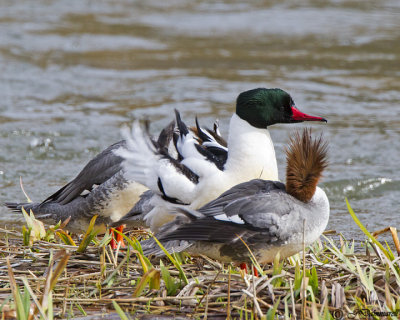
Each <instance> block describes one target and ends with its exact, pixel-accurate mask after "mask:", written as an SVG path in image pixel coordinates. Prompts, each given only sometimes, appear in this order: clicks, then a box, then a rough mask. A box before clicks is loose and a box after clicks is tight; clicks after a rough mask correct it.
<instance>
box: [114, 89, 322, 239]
mask: <svg viewBox="0 0 400 320" xmlns="http://www.w3.org/2000/svg"><path fill="white" fill-rule="evenodd" d="M303 121H324V122H326V120H325V119H324V118H321V117H315V116H310V115H307V114H305V113H302V112H300V111H299V110H298V109H297V108H296V106H295V104H294V102H293V99H292V98H291V96H290V95H289V94H288V93H287V92H285V91H283V90H281V89H265V88H257V89H253V90H249V91H245V92H242V93H241V94H240V95H239V96H238V98H237V101H236V113H235V114H234V115H233V116H232V118H231V121H230V126H229V138H228V158H227V160H226V163H225V164H224V165H223V168H221V167H219V166H217V165H215V163H213V162H210V161H207V160H208V159H206V157H205V156H203V155H201V154H199V152H197V150H196V148H195V145H194V144H193V140H194V139H193V137H192V136H191V135H190V134H189V133H187V132H185V130H184V129H180V132H181V137H180V140H179V141H178V143H177V148H178V149H179V150H180V151H179V152H180V153H181V154H182V155H183V157H184V159H183V160H182V162H181V164H182V165H184V166H186V167H187V168H188V169H189V170H190V171H191V172H193V173H194V174H195V175H196V176H197V177H198V179H196V180H193V179H191V178H190V176H186V175H184V174H182V173H181V171H180V170H176V168H175V166H174V165H172V164H171V163H170V162H169V161H168V159H166V158H165V157H164V156H163V155H159V154H157V152H156V150H155V149H154V147H153V146H152V145H151V143H149V139H148V137H146V134H145V133H144V132H143V131H142V130H141V128H140V126H139V125H138V124H137V123H136V124H134V125H133V127H132V132H131V133H129V132H125V133H124V136H125V139H126V141H127V144H126V145H125V146H123V147H121V148H119V149H117V150H115V152H116V154H118V155H119V156H121V157H123V158H124V159H125V161H124V162H123V167H124V172H125V174H126V178H127V179H130V180H134V181H138V182H140V183H142V184H143V185H145V186H147V187H148V188H149V189H150V190H152V191H153V192H154V194H151V193H145V194H144V195H143V198H142V200H141V201H139V203H138V204H137V205H136V206H135V207H134V209H133V210H132V211H131V212H129V213H128V214H127V215H126V216H125V217H123V218H122V219H121V220H120V221H119V222H117V223H121V224H126V225H127V226H131V225H132V226H135V225H137V223H138V220H139V221H140V220H144V221H145V223H146V225H147V226H149V227H150V229H151V230H152V231H153V232H157V231H158V230H159V228H160V227H161V226H162V225H163V224H165V223H167V222H169V221H171V220H172V219H174V215H173V214H170V213H169V211H170V210H169V209H170V208H171V205H170V204H168V203H167V202H166V201H165V200H167V201H168V200H170V199H172V200H173V201H172V202H174V203H179V204H183V205H185V204H186V205H189V207H190V208H192V209H198V208H200V207H201V206H202V205H204V204H206V203H207V202H209V201H211V200H213V199H215V198H216V197H218V196H219V195H220V194H222V193H223V192H224V191H226V190H228V189H229V188H231V187H233V186H235V185H236V184H239V183H241V182H245V181H249V180H251V179H255V178H260V179H268V180H278V167H277V163H276V158H275V149H274V145H273V143H272V140H271V137H270V134H269V132H268V130H267V127H269V126H271V125H273V124H276V123H297V122H303ZM177 122H178V126H179V119H178V118H177ZM160 191H161V194H160ZM141 205H142V207H140V206H141Z"/></svg>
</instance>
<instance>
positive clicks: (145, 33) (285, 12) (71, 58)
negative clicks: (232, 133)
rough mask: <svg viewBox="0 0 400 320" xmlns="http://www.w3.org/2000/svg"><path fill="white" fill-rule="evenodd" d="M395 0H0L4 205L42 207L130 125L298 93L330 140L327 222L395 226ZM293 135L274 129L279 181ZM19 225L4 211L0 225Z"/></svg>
mask: <svg viewBox="0 0 400 320" xmlns="http://www.w3.org/2000/svg"><path fill="white" fill-rule="evenodd" d="M399 14H400V3H399V2H398V1H395V0H393V1H389V0H388V1H384V0H382V1H379V2H378V1H362V2H359V1H340V0H338V1H334V0H332V1H300V2H296V4H294V3H292V2H291V1H283V2H282V1H256V2H254V3H252V4H250V3H243V2H242V1H228V0H226V1H223V2H221V1H220V2H206V1H163V2H162V1H155V0H147V1H122V0H109V1H106V0H103V1H100V0H96V1H90V0H74V1H72V0H68V1H67V0H64V1H49V0H36V1H28V0H20V1H11V0H10V1H7V0H3V1H1V2H0V136H1V140H0V146H1V151H0V188H1V189H0V197H1V198H0V201H2V202H3V201H5V200H9V201H10V200H11V201H22V200H24V196H23V194H22V192H21V191H20V187H19V177H20V176H22V177H23V181H24V185H25V189H26V191H27V192H28V193H29V195H30V196H31V198H33V199H35V200H42V199H44V198H46V197H47V196H48V195H49V194H51V193H53V192H54V191H55V190H57V189H58V188H59V187H61V186H62V185H63V184H64V183H66V182H67V181H68V180H70V179H71V178H73V177H74V176H75V175H76V174H77V173H78V171H79V170H80V169H81V168H82V167H83V165H84V164H85V163H86V162H87V161H88V160H89V159H90V158H92V157H93V156H94V155H95V154H96V153H97V152H99V151H101V150H102V149H104V148H105V147H106V146H108V145H109V144H111V143H112V142H115V141H117V140H119V139H120V134H119V128H120V127H121V126H122V124H125V123H129V122H131V121H132V119H134V118H146V117H147V118H149V119H151V120H152V122H153V124H152V129H153V130H154V132H156V131H157V130H159V129H160V128H161V126H163V125H164V124H166V123H167V121H169V119H170V118H171V115H172V111H173V109H174V108H177V109H179V110H181V111H182V113H183V117H184V119H185V120H186V121H188V122H190V120H189V119H193V117H194V115H198V116H199V118H200V120H201V123H203V124H211V123H212V121H213V119H215V118H219V119H220V122H221V125H222V132H223V133H224V134H226V132H227V124H228V120H229V117H230V115H231V114H232V112H233V111H234V102H235V99H236V96H237V95H238V94H239V93H240V92H242V91H244V90H247V89H251V88H255V87H260V86H262V87H280V88H283V89H285V90H286V91H288V92H290V93H291V94H292V96H293V98H294V100H295V102H296V104H297V105H298V106H299V108H300V109H301V110H302V111H303V112H307V113H310V114H315V115H321V116H324V117H326V118H327V119H328V120H329V122H328V124H327V125H321V124H313V125H312V127H313V128H315V131H316V132H324V135H325V136H326V137H327V139H329V141H330V167H329V169H328V170H327V172H326V174H325V176H324V179H323V183H322V187H323V188H324V189H325V190H326V191H327V194H328V197H329V199H330V201H331V207H332V214H331V220H330V225H329V228H332V229H336V230H337V231H341V232H344V233H345V234H347V235H348V236H350V237H360V232H359V231H358V229H357V227H356V226H355V224H354V223H353V222H352V221H351V218H350V216H349V214H348V213H347V210H346V207H345V202H344V198H345V197H348V198H349V200H350V202H351V204H352V206H353V208H354V209H355V210H356V212H358V213H359V217H360V218H361V219H362V221H363V222H364V223H365V224H366V225H367V226H368V228H369V229H370V230H377V229H380V228H383V227H386V226H388V225H391V226H397V227H399V217H398V215H399V212H398V211H399V207H400V206H399V204H400V200H399V199H400V178H399V174H398V171H399V169H400V168H399V160H400V151H399V150H400V139H399V138H400V33H399V30H400V19H399ZM294 127H302V125H300V124H299V125H296V126H289V125H277V126H274V127H271V130H270V132H271V135H272V137H273V139H274V142H275V145H276V151H277V156H278V158H279V163H280V172H281V177H283V176H284V168H285V163H284V156H283V149H284V146H285V144H286V143H287V141H288V135H289V134H290V132H291V130H293V129H294ZM19 218H20V217H19V216H18V215H15V214H11V213H9V212H8V211H7V210H6V209H5V208H0V223H1V224H11V223H12V222H15V221H18V219H19Z"/></svg>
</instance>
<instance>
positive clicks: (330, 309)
mask: <svg viewBox="0 0 400 320" xmlns="http://www.w3.org/2000/svg"><path fill="white" fill-rule="evenodd" d="M388 231H391V230H390V229H388ZM392 231H393V230H392ZM58 234H60V233H58ZM145 234H146V233H145V232H144V231H136V232H135V231H132V232H131V233H130V234H129V238H130V239H133V238H134V237H137V238H139V239H140V238H141V237H143V236H145ZM392 234H393V235H394V237H395V235H396V234H397V233H396V232H395V230H394V233H392ZM24 236H25V240H24ZM26 236H27V235H26V233H25V234H23V233H21V232H19V231H10V230H5V229H0V310H1V311H0V315H1V317H2V318H1V319H13V318H16V317H17V314H18V317H19V318H20V319H40V318H42V319H53V318H74V317H83V316H87V317H89V318H91V317H93V318H95V316H96V315H100V314H103V315H104V314H107V316H106V317H105V318H108V319H110V318H111V317H112V316H113V317H114V318H116V319H117V318H118V317H121V318H124V317H125V319H135V318H141V317H146V315H148V314H152V315H155V314H162V315H163V316H171V317H172V318H176V317H178V316H180V317H188V318H203V317H204V319H219V318H221V319H225V318H226V317H227V316H228V318H229V317H230V318H232V319H257V318H258V319H261V318H263V317H264V318H267V319H275V318H277V317H278V316H282V318H283V319H285V318H286V319H301V318H305V319H319V318H321V319H335V317H336V318H337V317H338V316H339V315H340V314H344V315H345V316H349V317H350V315H349V314H350V313H353V314H354V313H356V312H363V314H364V315H367V314H370V315H372V314H373V313H375V316H376V315H377V314H378V312H385V317H386V318H388V319H397V318H398V317H399V315H400V263H399V258H398V257H395V256H394V255H393V254H392V253H391V251H390V250H389V249H388V247H386V246H383V247H382V248H383V250H382V248H380V246H378V245H377V244H376V243H374V242H372V241H371V240H368V241H366V242H365V243H364V244H358V248H359V249H360V251H358V250H357V251H355V250H354V243H352V242H349V241H346V240H345V239H343V237H341V236H339V235H334V236H331V235H329V236H324V237H322V238H321V241H320V242H318V243H315V244H314V245H313V246H312V247H309V248H307V250H306V254H305V256H304V261H305V262H304V265H303V257H302V256H300V255H295V256H293V257H291V258H289V259H286V260H284V261H281V262H280V261H278V260H276V261H275V263H274V264H273V265H266V266H261V267H262V270H263V272H262V274H261V275H259V276H258V277H255V276H252V275H248V274H242V273H241V272H240V271H239V270H238V268H237V267H235V266H231V265H222V264H221V263H219V262H217V261H214V260H210V259H208V258H206V257H190V256H188V255H181V256H173V257H171V259H172V260H173V261H171V259H169V258H166V259H163V260H162V261H161V262H160V260H152V261H149V260H148V259H147V258H146V257H144V256H143V255H142V254H141V251H140V250H141V249H140V246H139V245H138V243H137V242H135V241H131V243H130V245H129V244H128V246H127V248H124V249H118V250H117V252H115V251H113V250H111V249H110V246H109V245H108V244H106V243H107V241H103V242H102V241H101V238H102V237H101V236H98V237H95V238H94V241H92V242H91V243H90V245H89V246H87V248H86V249H85V248H84V249H83V250H84V251H83V252H81V253H79V252H78V251H77V249H78V246H73V245H66V244H65V243H64V242H63V241H61V238H60V237H61V235H60V237H59V236H58V235H57V233H56V230H53V231H52V232H48V233H47V236H46V239H47V240H46V241H44V240H37V239H36V240H34V241H29V240H31V239H26ZM42 237H44V236H43V234H42ZM333 239H335V241H334V240H333ZM73 240H74V242H75V243H77V244H79V243H81V242H82V241H84V240H82V239H78V238H74V239H73ZM64 241H66V240H65V239H64ZM395 241H396V240H394V244H395ZM29 242H30V243H31V245H29ZM24 244H28V245H24ZM81 250H82V247H81ZM390 254H392V255H390ZM387 255H389V256H387ZM179 268H180V269H181V270H180V271H179V270H178V269H179ZM303 268H304V270H305V276H304V272H303ZM250 270H251V268H250ZM359 310H361V311H359ZM396 314H397V315H396ZM382 315H384V314H380V316H379V317H381V316H382ZM386 315H389V316H386ZM359 317H360V318H362V316H360V315H359ZM379 317H378V316H376V317H375V318H377V319H379Z"/></svg>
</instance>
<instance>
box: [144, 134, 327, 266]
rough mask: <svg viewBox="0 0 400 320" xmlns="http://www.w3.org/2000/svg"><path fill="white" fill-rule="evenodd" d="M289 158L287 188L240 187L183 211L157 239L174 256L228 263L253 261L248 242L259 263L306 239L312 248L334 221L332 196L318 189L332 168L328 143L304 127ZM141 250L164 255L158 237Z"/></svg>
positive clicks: (258, 183) (270, 184) (272, 184)
mask: <svg viewBox="0 0 400 320" xmlns="http://www.w3.org/2000/svg"><path fill="white" fill-rule="evenodd" d="M286 155H287V156H286V157H287V170H286V188H285V185H284V184H282V183H281V182H277V181H270V180H268V181H266V180H261V179H255V180H251V181H248V182H245V183H241V184H239V185H237V186H235V187H233V188H231V189H230V190H228V191H226V192H225V193H223V194H222V195H221V196H220V197H218V198H217V199H215V200H214V201H211V202H210V203H208V204H206V205H205V206H203V207H202V208H200V209H199V210H198V211H195V210H191V209H182V208H178V209H177V211H178V212H179V215H178V216H177V218H176V219H175V220H174V221H172V222H170V223H168V224H166V225H165V226H163V227H162V228H161V231H160V232H159V233H158V234H156V238H157V239H158V240H160V241H161V243H162V244H163V245H164V247H165V248H166V249H167V250H168V251H169V252H181V251H189V252H191V253H195V254H205V255H207V256H209V257H211V258H214V259H217V260H220V261H224V262H231V261H235V262H243V261H247V262H249V261H250V253H249V250H248V249H247V248H246V246H245V245H244V243H243V242H245V243H246V244H247V245H248V247H249V248H250V250H251V251H252V253H253V254H254V256H255V257H256V259H257V261H258V262H260V263H268V262H272V261H273V260H274V258H275V256H276V254H277V253H278V252H279V254H280V257H281V258H285V257H288V256H291V255H293V254H295V253H297V252H299V251H301V250H302V248H303V241H304V243H305V245H306V246H307V245H310V244H311V243H313V242H314V241H315V240H317V239H318V237H319V236H320V235H321V233H322V232H323V231H324V230H325V228H326V226H327V223H328V219H329V201H328V198H327V196H326V194H325V192H324V191H323V190H322V189H321V188H319V187H317V184H318V181H319V179H320V177H321V174H322V171H323V170H324V169H325V168H326V166H327V144H326V142H324V141H323V140H322V137H321V136H320V137H319V138H317V139H312V138H311V136H310V130H308V129H305V130H304V131H303V132H302V134H299V133H298V132H297V133H296V134H295V135H294V136H293V137H292V138H291V139H290V145H289V148H288V149H287V151H286ZM303 221H304V222H303ZM303 226H304V230H303ZM303 234H304V239H303ZM241 240H242V241H241ZM142 248H143V251H144V253H145V254H146V255H147V254H156V255H163V251H162V250H161V249H160V248H158V247H157V244H156V243H155V241H154V239H149V240H145V241H143V242H142Z"/></svg>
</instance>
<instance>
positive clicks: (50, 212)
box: [6, 120, 223, 233]
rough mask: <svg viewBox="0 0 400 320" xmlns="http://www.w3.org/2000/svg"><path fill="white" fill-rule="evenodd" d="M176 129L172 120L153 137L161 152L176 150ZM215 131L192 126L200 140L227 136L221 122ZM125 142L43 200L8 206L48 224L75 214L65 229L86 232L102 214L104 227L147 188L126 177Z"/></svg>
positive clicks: (120, 214) (94, 160) (117, 218)
mask: <svg viewBox="0 0 400 320" xmlns="http://www.w3.org/2000/svg"><path fill="white" fill-rule="evenodd" d="M196 122H197V120H196ZM174 131H175V122H174V121H172V122H171V123H170V124H169V125H167V126H166V127H165V128H164V129H163V130H162V131H161V133H160V135H159V137H158V140H157V141H155V140H151V143H152V144H153V146H154V148H156V149H157V150H158V152H159V153H160V154H168V153H169V151H168V149H169V150H172V148H171V147H170V145H171V141H172V138H173V135H174V134H175V132H174ZM214 131H215V132H213V131H212V130H207V129H204V128H201V127H200V126H199V125H198V127H197V128H196V129H194V130H192V132H196V133H200V134H199V136H196V139H197V141H198V143H200V144H202V143H205V142H207V143H211V144H212V145H217V144H218V143H216V142H215V141H214V140H215V139H219V140H220V141H223V138H222V137H220V136H218V135H219V131H218V124H217V125H214ZM206 134H208V136H207V137H206V136H205V135H206ZM214 142H215V143H214ZM125 145H126V142H125V141H124V140H122V141H119V142H117V143H115V144H113V145H111V146H109V147H108V148H107V149H105V150H104V151H102V152H101V153H100V154H98V155H97V156H96V157H95V158H93V159H92V160H90V161H89V162H88V164H87V165H86V166H85V167H84V168H83V169H82V171H81V172H80V173H79V174H78V175H77V176H76V177H75V179H73V180H72V181H70V182H69V183H67V184H66V185H65V186H64V187H62V188H61V189H59V190H58V191H57V192H55V193H54V194H53V195H51V196H50V197H48V198H47V199H46V200H44V201H43V202H41V203H6V206H7V207H9V208H10V209H12V210H13V211H15V212H21V210H22V207H24V209H25V210H27V211H28V212H29V210H32V211H33V212H34V214H35V217H36V218H37V219H39V220H42V221H43V222H45V223H47V224H56V223H58V222H59V221H65V220H66V219H68V218H69V217H71V219H70V221H69V222H68V224H67V225H66V227H65V229H67V230H69V231H71V232H74V233H81V232H85V231H86V230H87V228H88V226H89V223H90V220H91V218H92V217H93V216H94V215H98V218H97V220H96V226H97V227H98V228H100V231H104V230H105V227H106V226H107V225H109V224H111V223H113V222H115V221H118V220H120V219H121V218H122V217H123V216H124V215H126V214H127V213H128V212H129V211H130V210H131V209H132V208H133V207H134V205H135V203H136V202H137V201H138V200H139V197H140V195H141V194H142V193H143V192H144V191H146V190H147V188H146V187H145V186H143V185H142V184H140V183H137V182H136V181H133V180H128V179H126V178H125V176H124V174H123V171H122V166H121V162H122V161H123V158H121V157H120V156H118V155H116V154H115V153H114V150H116V149H118V148H120V147H123V146H125ZM172 145H173V144H172ZM205 148H208V147H206V146H205Z"/></svg>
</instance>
